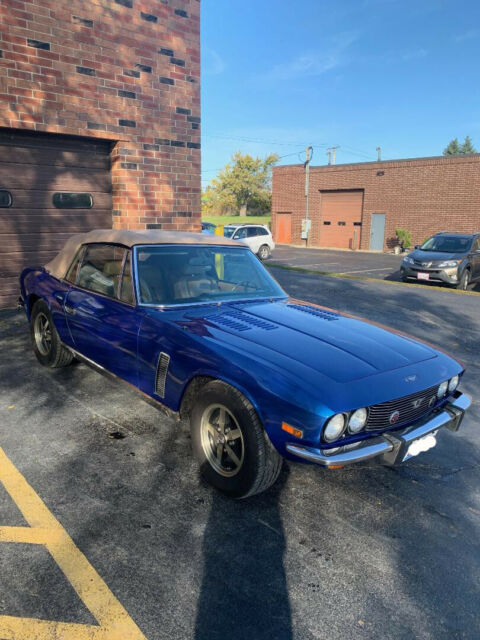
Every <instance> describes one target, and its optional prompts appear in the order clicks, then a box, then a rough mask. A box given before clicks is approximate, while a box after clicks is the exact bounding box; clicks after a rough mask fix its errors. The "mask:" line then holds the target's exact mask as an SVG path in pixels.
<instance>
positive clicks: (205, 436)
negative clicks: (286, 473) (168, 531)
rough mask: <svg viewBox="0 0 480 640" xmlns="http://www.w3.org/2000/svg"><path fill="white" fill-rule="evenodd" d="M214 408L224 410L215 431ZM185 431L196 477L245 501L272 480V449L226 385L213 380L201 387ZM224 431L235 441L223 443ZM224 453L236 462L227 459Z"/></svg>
mask: <svg viewBox="0 0 480 640" xmlns="http://www.w3.org/2000/svg"><path fill="white" fill-rule="evenodd" d="M212 407H213V409H212ZM219 407H223V409H224V410H225V413H224V414H223V427H224V428H223V429H222V430H221V431H220V429H219V428H217V427H216V426H215V420H216V421H217V422H216V424H217V425H221V423H222V419H221V417H220V416H221V411H222V409H221V408H219ZM217 411H218V414H216V413H215V412H217ZM217 416H218V417H217ZM206 425H208V428H207V427H206ZM190 429H191V434H192V447H193V452H194V455H195V458H196V459H197V461H198V463H199V465H200V470H201V473H202V475H203V477H204V478H205V479H206V481H207V482H208V483H209V484H211V485H212V486H213V487H215V488H216V489H218V490H219V491H221V492H222V493H224V494H226V495H228V496H230V497H234V498H247V497H249V496H253V495H255V494H256V493H261V492H262V491H265V490H266V489H268V487H270V486H271V485H272V484H273V483H274V482H275V480H276V479H277V478H278V475H279V473H280V470H281V468H282V462H283V459H282V457H281V456H280V455H279V454H278V453H277V451H276V450H275V449H274V447H273V445H272V443H271V442H270V440H269V438H268V436H267V434H266V433H265V430H264V429H263V427H262V424H261V423H260V420H259V418H258V416H257V413H256V411H255V409H254V408H253V406H252V405H251V403H250V402H249V401H248V400H247V399H246V398H245V396H243V395H242V394H241V393H240V392H239V391H238V390H237V389H235V388H233V387H231V386H230V385H228V384H225V383H224V382H221V381H220V380H213V381H212V382H209V383H208V384H206V385H205V386H204V387H202V389H201V393H200V395H199V397H198V398H197V400H196V402H195V404H194V406H193V409H192V412H191V414H190ZM215 429H216V431H217V432H218V433H215V431H214V433H213V435H212V430H215ZM238 431H240V435H238V434H237V432H238ZM228 432H230V433H231V434H234V433H235V434H236V437H235V438H234V439H230V440H229V437H228ZM222 435H223V444H222V442H221V437H222ZM219 451H220V453H219ZM229 451H230V452H233V453H234V455H235V457H236V462H240V464H236V462H235V461H234V458H233V457H230V454H229ZM219 461H220V462H219Z"/></svg>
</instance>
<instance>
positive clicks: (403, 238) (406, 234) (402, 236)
mask: <svg viewBox="0 0 480 640" xmlns="http://www.w3.org/2000/svg"><path fill="white" fill-rule="evenodd" d="M395 235H396V236H397V238H398V243H399V244H400V246H401V247H403V248H404V249H410V247H411V246H412V234H411V233H410V231H407V230H406V229H401V228H398V229H395Z"/></svg>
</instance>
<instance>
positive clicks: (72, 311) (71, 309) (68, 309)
mask: <svg viewBox="0 0 480 640" xmlns="http://www.w3.org/2000/svg"><path fill="white" fill-rule="evenodd" d="M63 308H64V309H65V313H68V314H70V315H71V316H73V315H74V314H75V307H71V306H70V305H69V304H66V305H65V306H64V307H63Z"/></svg>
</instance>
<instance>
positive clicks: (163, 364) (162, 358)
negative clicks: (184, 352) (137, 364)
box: [155, 352, 170, 398]
mask: <svg viewBox="0 0 480 640" xmlns="http://www.w3.org/2000/svg"><path fill="white" fill-rule="evenodd" d="M169 364H170V356H169V355H168V354H167V353H163V352H162V353H161V354H160V355H159V357H158V364H157V375H156V376H155V393H156V394H157V395H158V396H160V397H161V398H164V397H165V384H166V382H167V373H168V365H169Z"/></svg>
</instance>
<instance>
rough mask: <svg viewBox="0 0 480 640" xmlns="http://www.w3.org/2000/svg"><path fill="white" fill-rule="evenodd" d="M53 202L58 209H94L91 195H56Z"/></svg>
mask: <svg viewBox="0 0 480 640" xmlns="http://www.w3.org/2000/svg"><path fill="white" fill-rule="evenodd" d="M52 201H53V206H54V207H56V208H57V209H91V208H92V207H93V197H92V194H91V193H54V194H53V198H52Z"/></svg>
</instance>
